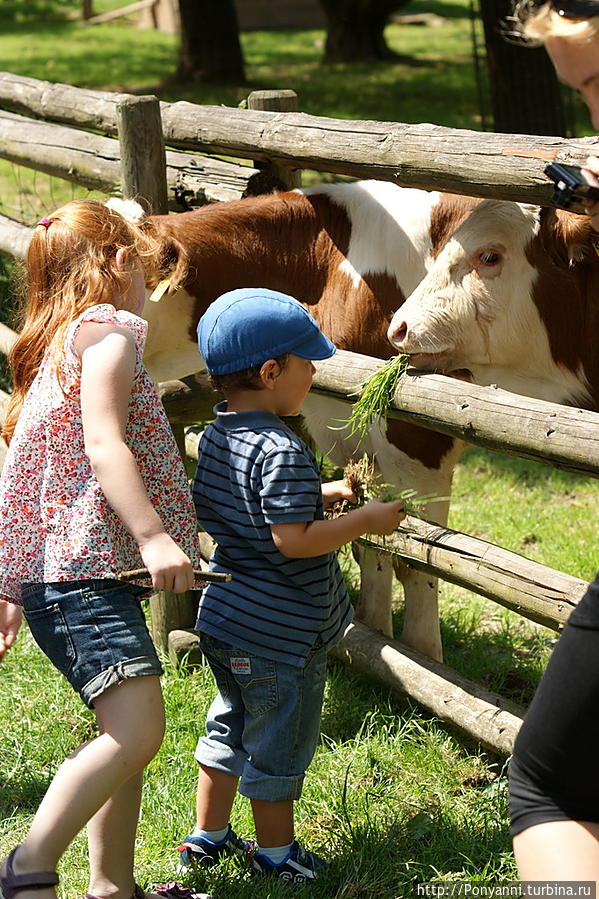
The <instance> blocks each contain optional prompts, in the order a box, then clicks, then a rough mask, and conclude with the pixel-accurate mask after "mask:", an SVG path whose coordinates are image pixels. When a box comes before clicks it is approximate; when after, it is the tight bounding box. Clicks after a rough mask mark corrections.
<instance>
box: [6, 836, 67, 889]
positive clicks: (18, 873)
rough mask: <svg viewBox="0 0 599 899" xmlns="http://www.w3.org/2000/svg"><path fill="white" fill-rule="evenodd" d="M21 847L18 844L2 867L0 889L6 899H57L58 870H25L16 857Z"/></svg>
mask: <svg viewBox="0 0 599 899" xmlns="http://www.w3.org/2000/svg"><path fill="white" fill-rule="evenodd" d="M19 849H20V846H16V847H15V849H13V850H12V852H11V853H10V855H8V856H7V857H6V858H5V859H4V861H3V863H2V867H1V868H0V890H2V896H3V897H4V899H13V897H18V899H56V890H55V889H54V887H55V886H56V885H57V884H58V874H57V873H56V871H27V870H25V871H24V870H23V869H22V868H21V866H20V864H19V860H17V859H16V854H17V852H18V850H19Z"/></svg>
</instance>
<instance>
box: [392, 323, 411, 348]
mask: <svg viewBox="0 0 599 899" xmlns="http://www.w3.org/2000/svg"><path fill="white" fill-rule="evenodd" d="M407 336H408V326H407V324H406V322H400V324H399V325H393V326H392V327H390V328H389V331H388V332H387V337H388V338H389V341H390V342H391V343H392V344H393V346H396V347H397V348H398V349H399V350H401V348H402V347H403V345H404V343H405V341H406V338H407Z"/></svg>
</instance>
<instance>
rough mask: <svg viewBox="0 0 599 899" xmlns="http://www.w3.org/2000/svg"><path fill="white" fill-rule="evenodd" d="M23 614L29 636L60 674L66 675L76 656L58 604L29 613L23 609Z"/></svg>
mask: <svg viewBox="0 0 599 899" xmlns="http://www.w3.org/2000/svg"><path fill="white" fill-rule="evenodd" d="M24 612H25V618H26V619H27V624H28V625H29V630H30V631H31V635H32V637H33V639H34V640H35V642H36V643H37V645H38V646H39V648H40V649H41V650H42V652H43V653H44V654H45V655H46V656H48V658H49V659H50V661H51V662H52V664H53V665H54V666H55V667H56V668H58V670H59V671H60V672H61V673H62V674H64V675H68V674H69V673H70V671H71V669H72V667H73V665H74V664H75V661H76V659H77V654H76V652H75V647H74V645H73V641H72V639H71V635H70V633H69V629H68V627H67V622H66V619H65V617H64V614H63V612H62V609H61V608H60V606H59V605H58V603H52V604H51V605H49V606H46V607H45V608H43V609H35V610H32V611H30V612H28V611H27V609H24Z"/></svg>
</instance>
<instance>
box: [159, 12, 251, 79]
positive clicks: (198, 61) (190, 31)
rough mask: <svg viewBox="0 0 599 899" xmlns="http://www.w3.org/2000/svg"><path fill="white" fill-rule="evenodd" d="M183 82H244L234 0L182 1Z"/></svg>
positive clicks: (179, 73)
mask: <svg viewBox="0 0 599 899" xmlns="http://www.w3.org/2000/svg"><path fill="white" fill-rule="evenodd" d="M179 12H180V15H181V49H180V51H179V65H178V68H177V76H176V77H177V79H178V80H180V81H220V82H223V81H229V82H234V83H236V84H239V83H242V82H243V81H245V72H244V63H243V53H242V51H241V44H240V42H239V26H238V23H237V12H236V10H235V3H234V0H217V2H215V0H179Z"/></svg>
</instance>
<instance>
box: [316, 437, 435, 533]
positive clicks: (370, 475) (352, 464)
mask: <svg viewBox="0 0 599 899" xmlns="http://www.w3.org/2000/svg"><path fill="white" fill-rule="evenodd" d="M343 481H344V483H345V484H346V486H347V487H349V488H350V490H351V491H352V493H353V494H354V495H355V497H356V502H355V503H350V502H348V501H347V500H338V501H337V502H336V503H334V504H333V505H332V506H331V507H330V509H329V510H328V515H329V516H330V517H331V518H337V517H338V516H339V515H343V514H344V512H347V511H348V510H349V509H350V508H355V507H357V506H361V505H363V504H364V503H366V502H368V501H369V500H371V499H379V500H382V501H383V502H391V501H393V500H396V499H401V500H403V503H404V509H405V511H406V515H411V516H412V517H415V518H421V517H422V516H423V515H424V513H425V511H426V508H427V506H428V504H429V503H436V502H444V501H445V500H447V499H449V497H447V496H435V494H433V493H430V494H425V495H418V492H417V491H416V490H414V489H412V488H406V489H404V490H399V491H398V490H394V489H393V487H392V485H391V484H384V483H382V482H381V480H380V475H379V473H378V472H377V470H376V464H375V460H374V459H371V458H369V457H368V456H367V455H366V453H364V455H363V456H362V458H361V459H357V460H356V459H351V460H350V461H349V462H348V463H347V465H346V466H345V468H344V469H343Z"/></svg>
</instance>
